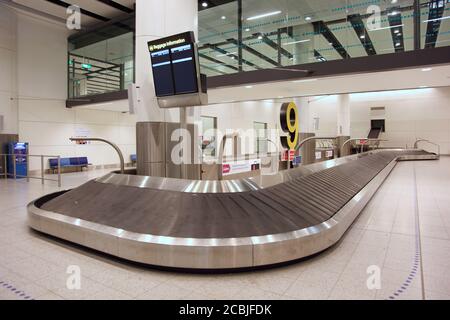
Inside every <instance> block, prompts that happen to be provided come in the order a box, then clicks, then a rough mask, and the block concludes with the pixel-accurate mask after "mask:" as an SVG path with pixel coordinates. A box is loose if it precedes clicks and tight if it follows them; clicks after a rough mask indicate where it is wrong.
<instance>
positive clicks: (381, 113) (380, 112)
mask: <svg viewBox="0 0 450 320" xmlns="http://www.w3.org/2000/svg"><path fill="white" fill-rule="evenodd" d="M370 116H371V117H376V118H384V117H385V116H386V107H373V108H370Z"/></svg>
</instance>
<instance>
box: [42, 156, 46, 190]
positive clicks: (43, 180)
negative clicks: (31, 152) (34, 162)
mask: <svg viewBox="0 0 450 320" xmlns="http://www.w3.org/2000/svg"><path fill="white" fill-rule="evenodd" d="M44 178H45V177H44V156H41V183H42V185H44V184H45V179H44Z"/></svg>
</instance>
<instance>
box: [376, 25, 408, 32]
mask: <svg viewBox="0 0 450 320" xmlns="http://www.w3.org/2000/svg"><path fill="white" fill-rule="evenodd" d="M403 26H404V24H397V25H395V26H389V27H382V28H376V29H369V31H370V32H372V31H380V30H386V29H394V28H400V27H403Z"/></svg>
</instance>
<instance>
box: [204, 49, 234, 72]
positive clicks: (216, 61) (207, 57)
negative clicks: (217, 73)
mask: <svg viewBox="0 0 450 320" xmlns="http://www.w3.org/2000/svg"><path fill="white" fill-rule="evenodd" d="M198 55H199V57H201V58H203V59H205V60H208V61H211V62H214V63H217V64H218V65H221V66H224V67H227V68H230V69H232V70H234V71H239V68H237V67H235V66H232V65H230V64H226V63H224V62H222V61H220V60H217V59H215V58H212V57H210V56H208V55H206V54H204V53H199V54H198Z"/></svg>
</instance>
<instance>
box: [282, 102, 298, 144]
mask: <svg viewBox="0 0 450 320" xmlns="http://www.w3.org/2000/svg"><path fill="white" fill-rule="evenodd" d="M280 122H281V129H282V130H283V132H286V133H287V134H288V135H287V137H281V144H282V145H283V147H284V148H287V149H289V150H295V148H296V147H297V144H298V133H299V120H298V109H297V106H296V105H295V103H294V102H289V103H283V105H282V106H281V112H280Z"/></svg>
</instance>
